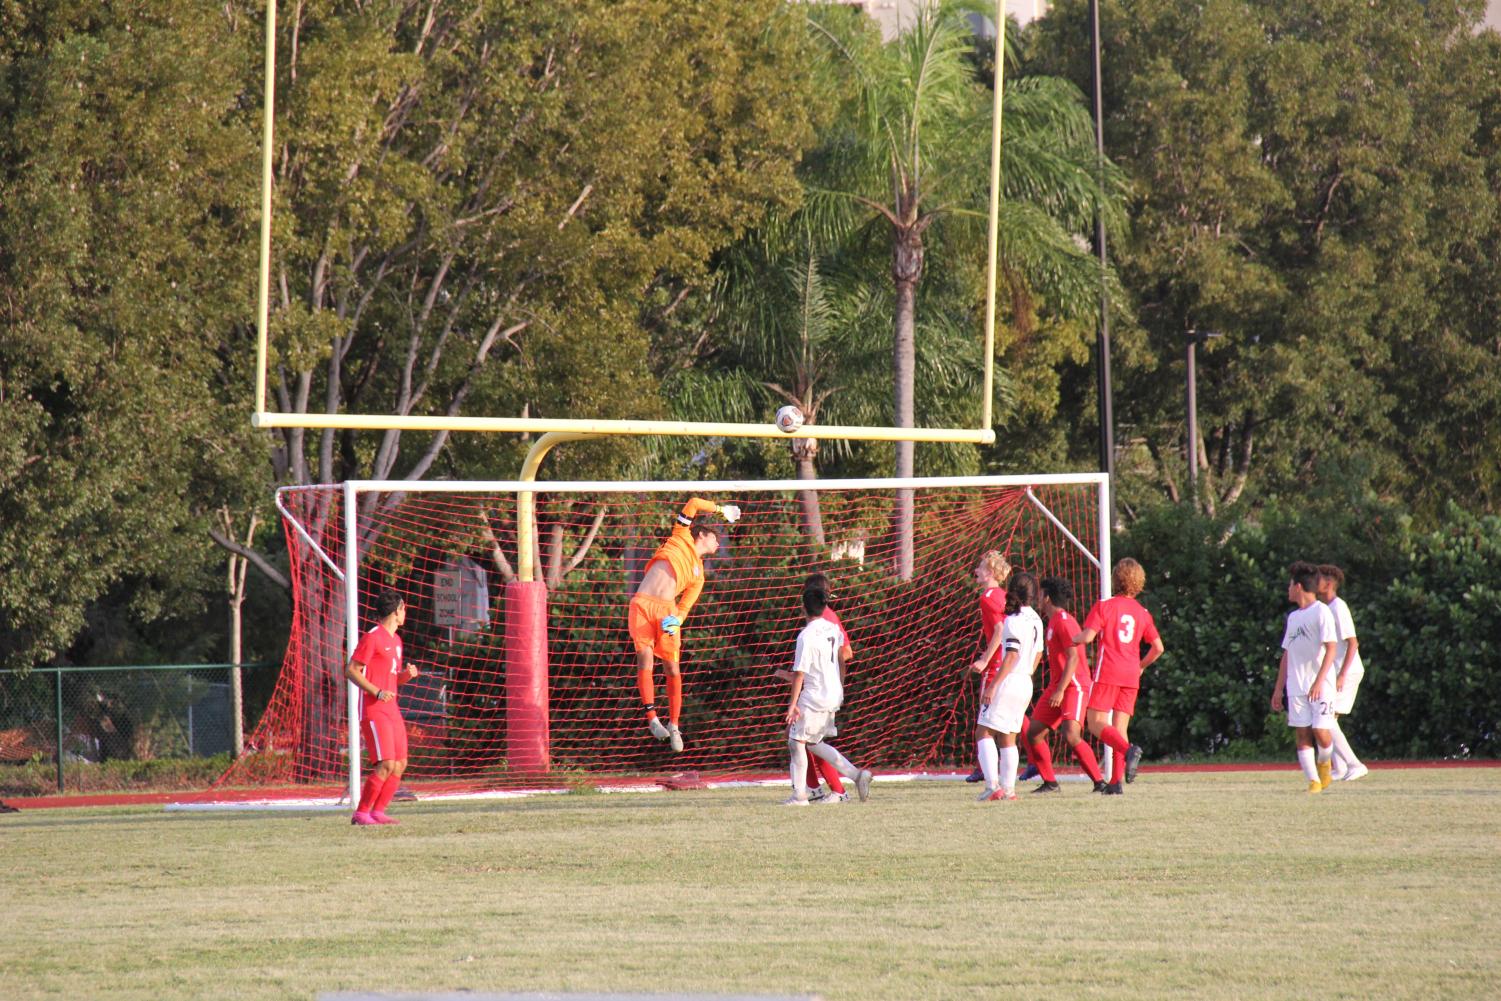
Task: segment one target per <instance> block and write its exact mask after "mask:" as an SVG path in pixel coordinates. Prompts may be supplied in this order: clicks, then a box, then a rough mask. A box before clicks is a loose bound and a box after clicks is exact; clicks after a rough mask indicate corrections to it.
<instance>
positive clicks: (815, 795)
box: [808, 786, 829, 803]
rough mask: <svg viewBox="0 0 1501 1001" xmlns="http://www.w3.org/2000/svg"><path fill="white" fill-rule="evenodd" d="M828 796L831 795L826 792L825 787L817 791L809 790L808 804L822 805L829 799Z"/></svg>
mask: <svg viewBox="0 0 1501 1001" xmlns="http://www.w3.org/2000/svg"><path fill="white" fill-rule="evenodd" d="M828 795H829V794H828V793H827V792H825V791H824V787H823V786H819V787H818V788H817V789H809V790H808V802H809V803H822V802H823V801H824V800H825V799H826V798H828Z"/></svg>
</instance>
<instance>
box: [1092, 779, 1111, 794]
mask: <svg viewBox="0 0 1501 1001" xmlns="http://www.w3.org/2000/svg"><path fill="white" fill-rule="evenodd" d="M1109 788H1110V787H1109V786H1107V785H1106V784H1105V780H1104V779H1101V780H1100V781H1098V782H1096V783H1095V784H1094V791H1095V792H1104V791H1105V790H1106V789H1109Z"/></svg>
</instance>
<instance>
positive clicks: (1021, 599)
mask: <svg viewBox="0 0 1501 1001" xmlns="http://www.w3.org/2000/svg"><path fill="white" fill-rule="evenodd" d="M1036 603H1037V578H1036V577H1033V576H1032V575H1031V574H1029V573H1025V572H1020V573H1013V574H1012V575H1011V579H1010V580H1009V581H1007V582H1006V612H1007V614H1006V621H1005V624H1004V625H1003V626H1002V627H1001V650H1002V651H1003V653H1002V657H1001V663H1000V667H999V668H998V669H997V670H996V671H995V675H994V676H993V677H988V678H987V679H986V682H987V684H986V685H985V688H984V690H983V691H982V692H981V693H980V718H979V719H978V720H977V721H976V723H975V750H976V752H977V754H978V756H979V758H980V768H981V770H982V771H983V772H984V773H985V791H984V792H983V793H981V794H980V801H981V802H984V801H986V800H1008V799H1016V766H1017V762H1018V751H1017V749H1016V735H1017V734H1018V733H1020V732H1021V730H1022V727H1023V726H1024V725H1025V720H1026V716H1027V706H1028V705H1029V704H1030V703H1031V701H1032V672H1034V671H1036V670H1037V662H1038V661H1040V660H1041V659H1042V655H1043V632H1044V630H1043V625H1042V619H1041V618H1039V617H1038V615H1037V612H1036V611H1035V610H1034V609H1033V607H1032V606H1033V605H1035V604H1036ZM986 667H987V662H986V660H985V659H984V658H982V659H980V660H977V661H975V662H974V664H972V665H971V667H970V669H971V670H973V671H975V672H976V673H983V672H985V671H986ZM997 743H999V747H997Z"/></svg>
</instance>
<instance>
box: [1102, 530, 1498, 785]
mask: <svg viewBox="0 0 1501 1001" xmlns="http://www.w3.org/2000/svg"><path fill="white" fill-rule="evenodd" d="M1121 544H1122V545H1123V547H1124V548H1122V549H1121V550H1119V551H1120V552H1123V553H1128V554H1130V555H1133V556H1136V557H1137V558H1139V559H1140V560H1141V561H1142V562H1143V564H1144V565H1145V566H1146V567H1147V571H1148V583H1147V587H1148V590H1147V594H1146V595H1145V597H1144V599H1143V601H1144V603H1145V604H1146V605H1147V606H1148V608H1149V609H1151V611H1152V612H1153V614H1154V615H1155V616H1156V617H1157V619H1158V625H1159V627H1160V629H1161V632H1162V637H1163V643H1164V645H1165V646H1166V649H1167V654H1166V655H1165V656H1164V657H1163V658H1162V660H1161V661H1159V662H1158V664H1157V665H1156V666H1154V667H1152V668H1150V669H1149V670H1148V674H1147V676H1146V679H1145V680H1144V682H1143V687H1142V697H1141V702H1140V703H1139V717H1138V719H1137V720H1136V722H1134V723H1133V726H1132V736H1133V739H1135V740H1137V741H1139V742H1141V743H1142V744H1143V745H1144V746H1145V747H1147V748H1148V749H1149V753H1150V754H1153V755H1164V756H1165V755H1174V754H1210V753H1216V752H1219V753H1226V752H1228V753H1231V754H1239V755H1251V756H1262V755H1267V754H1273V753H1276V752H1277V751H1278V750H1285V749H1286V748H1288V747H1289V746H1291V745H1290V740H1291V738H1290V737H1289V736H1288V733H1287V725H1286V718H1285V716H1284V714H1282V713H1278V712H1273V711H1272V710H1271V708H1270V705H1269V702H1268V699H1269V697H1270V695H1271V692H1272V687H1273V684H1274V683H1275V681H1276V677H1277V662H1278V658H1279V657H1280V653H1281V650H1280V644H1281V641H1282V625H1283V618H1284V615H1285V614H1286V612H1287V611H1288V610H1289V606H1288V604H1287V567H1288V566H1289V564H1291V563H1292V562H1293V561H1294V560H1298V559H1305V560H1308V559H1311V560H1314V561H1316V562H1320V563H1334V564H1336V565H1338V566H1341V567H1343V568H1344V569H1345V571H1346V573H1347V575H1348V579H1347V582H1346V586H1345V588H1344V589H1343V591H1342V592H1341V593H1342V596H1343V597H1344V598H1345V600H1346V601H1347V602H1349V604H1350V608H1351V611H1352V614H1353V615H1354V618H1355V627H1356V631H1357V633H1358V635H1359V636H1360V654H1361V660H1362V662H1363V663H1364V664H1365V668H1366V674H1365V680H1364V681H1363V682H1362V684H1361V687H1360V694H1359V696H1358V699H1357V702H1356V707H1355V713H1354V714H1353V715H1352V716H1350V717H1349V718H1348V719H1347V720H1346V722H1345V724H1344V727H1343V729H1344V730H1345V732H1346V733H1347V734H1348V735H1349V736H1350V739H1351V741H1352V742H1353V743H1354V744H1355V746H1356V748H1357V750H1358V751H1359V752H1360V753H1362V754H1370V755H1372V756H1373V757H1384V756H1399V757H1410V756H1444V757H1468V756H1471V755H1480V756H1487V757H1494V756H1496V755H1497V754H1498V752H1501V686H1498V685H1497V684H1496V677H1497V665H1498V663H1501V641H1498V638H1501V560H1498V556H1501V518H1497V517H1495V516H1490V517H1485V518H1476V517H1474V516H1471V515H1467V514H1465V513H1464V512H1463V511H1460V510H1458V509H1457V508H1451V509H1450V510H1449V511H1448V512H1447V514H1446V519H1445V523H1444V525H1443V526H1442V527H1440V528H1438V529H1435V530H1433V531H1431V532H1416V531H1414V530H1413V529H1412V527H1411V525H1410V523H1409V522H1408V521H1407V519H1405V518H1400V517H1397V516H1395V514H1394V512H1393V511H1392V510H1391V509H1389V508H1379V507H1374V506H1370V507H1365V508H1362V509H1354V510H1349V511H1347V512H1345V513H1344V514H1341V515H1320V514H1311V513H1309V512H1308V511H1307V510H1302V509H1298V508H1286V509H1285V508H1278V509H1276V510H1273V511H1269V512H1267V514H1266V517H1265V518H1264V519H1263V520H1262V521H1261V522H1259V523H1258V524H1255V525H1251V526H1241V527H1237V526H1235V525H1233V524H1231V523H1228V522H1226V521H1223V520H1216V519H1211V518H1206V517H1204V516H1202V515H1195V514H1192V513H1190V512H1187V511H1185V510H1184V509H1182V508H1163V509H1160V510H1158V511H1157V512H1155V513H1153V514H1150V515H1148V516H1146V517H1143V518H1142V519H1141V520H1140V521H1139V522H1137V523H1136V525H1134V526H1133V527H1132V529H1131V531H1130V532H1129V533H1127V535H1126V537H1125V538H1124V539H1123V540H1121Z"/></svg>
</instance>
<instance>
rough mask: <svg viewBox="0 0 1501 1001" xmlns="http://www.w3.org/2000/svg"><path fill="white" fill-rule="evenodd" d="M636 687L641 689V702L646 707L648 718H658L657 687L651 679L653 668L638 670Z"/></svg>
mask: <svg viewBox="0 0 1501 1001" xmlns="http://www.w3.org/2000/svg"><path fill="white" fill-rule="evenodd" d="M636 687H637V688H638V689H640V690H641V704H642V705H643V706H645V707H646V718H647V719H656V718H657V710H656V709H655V708H654V707H655V706H656V702H657V689H656V687H655V686H654V685H653V684H652V681H651V668H649V667H648V668H645V669H642V670H638V671H637V672H636Z"/></svg>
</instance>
